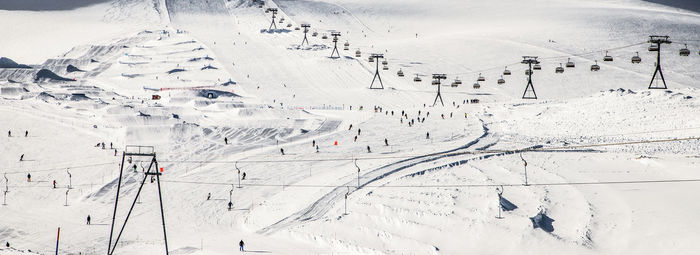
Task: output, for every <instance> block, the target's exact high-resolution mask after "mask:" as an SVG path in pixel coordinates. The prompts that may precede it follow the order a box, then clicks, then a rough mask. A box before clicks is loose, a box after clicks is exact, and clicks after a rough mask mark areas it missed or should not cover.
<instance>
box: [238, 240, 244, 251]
mask: <svg viewBox="0 0 700 255" xmlns="http://www.w3.org/2000/svg"><path fill="white" fill-rule="evenodd" d="M244 245H245V243H244V242H243V240H241V241H240V242H238V246H239V250H240V251H245V249H243V246H244Z"/></svg>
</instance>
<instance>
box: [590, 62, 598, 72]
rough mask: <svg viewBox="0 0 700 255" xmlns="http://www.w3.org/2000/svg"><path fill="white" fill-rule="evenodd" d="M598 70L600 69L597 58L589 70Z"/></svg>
mask: <svg viewBox="0 0 700 255" xmlns="http://www.w3.org/2000/svg"><path fill="white" fill-rule="evenodd" d="M598 70H600V66H599V65H598V60H596V61H595V64H593V65H592V66H591V71H593V72H597V71H598Z"/></svg>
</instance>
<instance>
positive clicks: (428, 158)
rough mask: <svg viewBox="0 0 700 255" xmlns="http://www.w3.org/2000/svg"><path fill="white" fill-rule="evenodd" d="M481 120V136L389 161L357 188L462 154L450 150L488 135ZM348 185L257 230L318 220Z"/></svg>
mask: <svg viewBox="0 0 700 255" xmlns="http://www.w3.org/2000/svg"><path fill="white" fill-rule="evenodd" d="M480 121H481V128H482V132H483V133H482V134H481V136H479V137H477V138H476V139H474V140H472V141H470V142H468V143H467V144H465V145H463V146H460V147H457V148H454V149H450V150H446V151H440V152H436V153H431V154H425V155H421V156H416V157H412V158H408V159H403V160H399V161H396V162H394V163H389V164H387V165H384V166H381V167H379V168H376V169H374V170H372V171H370V172H368V173H367V174H364V175H362V178H361V179H365V180H367V179H368V181H365V182H364V183H361V184H360V187H359V188H362V187H365V186H366V185H369V184H371V183H373V182H375V181H378V180H381V179H383V178H386V177H388V176H390V175H392V174H394V173H396V172H399V171H401V170H404V169H407V168H410V167H413V166H416V165H418V164H422V163H427V162H432V161H435V160H438V159H442V158H445V157H454V156H458V155H462V154H460V153H451V152H456V151H459V150H464V149H467V148H470V147H471V146H474V145H475V144H477V143H479V142H480V141H481V139H483V138H485V137H486V136H488V135H489V129H488V128H487V127H486V124H484V122H483V121H482V120H480ZM350 186H356V184H355V182H354V181H349V182H347V183H345V184H343V185H341V186H338V187H336V188H334V189H333V190H331V191H330V192H328V193H327V194H326V195H324V196H323V197H321V198H319V199H318V200H316V201H315V202H314V203H313V204H311V205H310V206H308V207H306V208H304V209H303V210H301V211H298V212H296V213H294V214H292V215H290V216H287V217H285V218H284V219H282V220H280V221H278V222H276V223H274V224H272V225H270V226H267V227H265V228H262V229H260V230H258V231H257V232H258V233H260V234H272V233H274V232H276V231H278V230H280V229H283V228H286V227H289V226H293V225H295V224H299V223H302V222H305V221H314V220H318V219H320V218H321V217H323V216H324V215H325V214H326V213H327V212H328V211H329V210H330V209H331V208H332V207H333V204H334V202H335V201H337V200H340V199H343V197H344V196H345V193H346V192H347V187H350ZM359 188H358V189H355V190H351V191H350V194H352V193H353V192H355V191H357V190H359Z"/></svg>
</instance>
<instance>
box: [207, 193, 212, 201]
mask: <svg viewBox="0 0 700 255" xmlns="http://www.w3.org/2000/svg"><path fill="white" fill-rule="evenodd" d="M209 199H211V192H209V194H207V200H209Z"/></svg>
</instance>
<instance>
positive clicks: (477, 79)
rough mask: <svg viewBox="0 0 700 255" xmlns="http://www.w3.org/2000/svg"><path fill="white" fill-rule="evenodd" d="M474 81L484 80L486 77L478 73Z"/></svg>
mask: <svg viewBox="0 0 700 255" xmlns="http://www.w3.org/2000/svg"><path fill="white" fill-rule="evenodd" d="M476 81H486V78H484V76H481V73H479V78H476Z"/></svg>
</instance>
